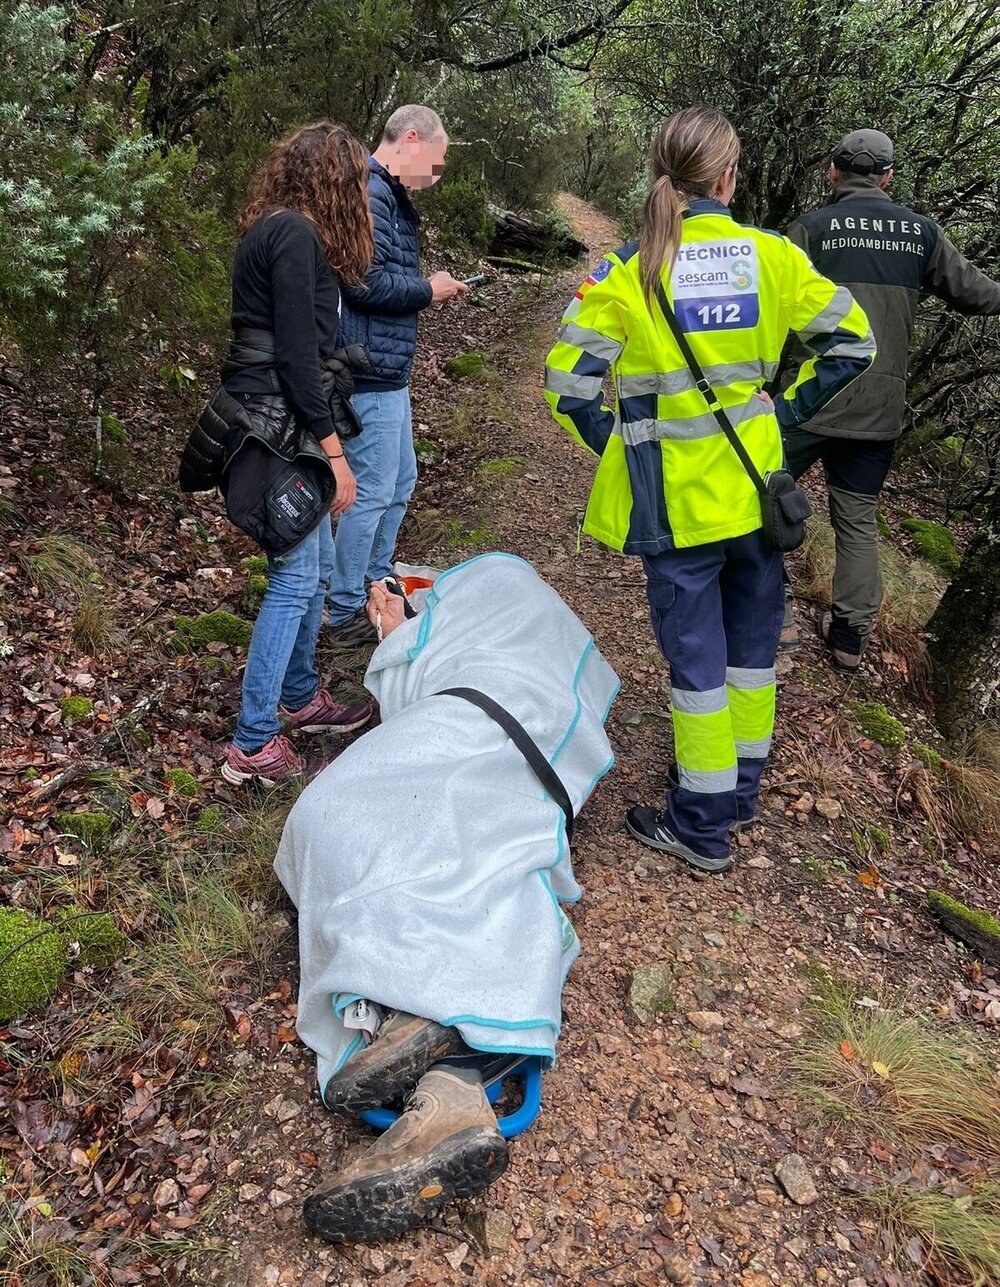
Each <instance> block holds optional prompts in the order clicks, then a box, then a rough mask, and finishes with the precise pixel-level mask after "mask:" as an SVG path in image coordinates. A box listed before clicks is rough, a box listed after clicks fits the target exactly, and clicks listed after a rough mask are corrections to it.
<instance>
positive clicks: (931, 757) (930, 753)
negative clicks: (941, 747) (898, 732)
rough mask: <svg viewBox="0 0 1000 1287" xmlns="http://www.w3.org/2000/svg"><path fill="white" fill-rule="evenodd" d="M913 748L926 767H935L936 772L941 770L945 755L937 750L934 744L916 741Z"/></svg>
mask: <svg viewBox="0 0 1000 1287" xmlns="http://www.w3.org/2000/svg"><path fill="white" fill-rule="evenodd" d="M911 749H912V751H913V754H914V755H915V756H916V757H917V759H918V760H919V761H920V763H921V764H923V765H924V767H925V768H928V769H933V770H934V772H935V773H940V772H941V770H942V768H943V767H944V757H943V756H942V755H941V754H940V753H939V752H938V751H935V749H934V747H933V746H928V745H927V744H926V742H914V743H913V746H912V748H911Z"/></svg>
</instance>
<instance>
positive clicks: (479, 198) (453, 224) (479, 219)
mask: <svg viewBox="0 0 1000 1287" xmlns="http://www.w3.org/2000/svg"><path fill="white" fill-rule="evenodd" d="M421 208H422V211H423V213H424V217H425V219H426V221H427V223H428V224H429V225H430V226H431V227H433V228H435V229H436V230H437V234H438V242H439V244H440V245H441V247H442V248H443V249H444V250H451V251H456V252H460V251H466V250H473V251H483V250H485V249H486V247H487V246H488V245H489V243H490V241H492V239H493V233H494V232H495V230H496V221H495V220H494V218H493V215H492V214H491V213H490V199H489V193H488V191H487V190H486V186H485V185H484V184H483V183H480V182H476V180H474V179H472V178H471V177H469V176H466V175H458V176H457V177H454V178H451V177H449V178H446V179H443V180H442V181H441V182H440V183H437V184H435V186H434V188H433V190H432V191H431V192H429V193H428V194H427V195H426V196H425V197H424V199H423V201H422V202H421Z"/></svg>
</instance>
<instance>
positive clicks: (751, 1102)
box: [743, 1098, 767, 1122]
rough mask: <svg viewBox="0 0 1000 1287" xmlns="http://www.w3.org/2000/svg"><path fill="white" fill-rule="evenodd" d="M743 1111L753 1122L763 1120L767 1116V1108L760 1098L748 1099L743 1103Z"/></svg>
mask: <svg viewBox="0 0 1000 1287" xmlns="http://www.w3.org/2000/svg"><path fill="white" fill-rule="evenodd" d="M743 1111H744V1113H746V1115H747V1117H749V1118H750V1119H751V1120H752V1121H755V1122H763V1121H764V1120H765V1119H766V1117H767V1109H766V1108H765V1107H764V1101H763V1100H762V1099H752V1098H751V1099H748V1100H747V1101H746V1102H745V1103H744V1105H743Z"/></svg>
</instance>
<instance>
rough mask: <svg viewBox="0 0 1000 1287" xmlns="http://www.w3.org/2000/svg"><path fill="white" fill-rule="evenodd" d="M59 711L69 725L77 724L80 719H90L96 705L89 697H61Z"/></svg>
mask: <svg viewBox="0 0 1000 1287" xmlns="http://www.w3.org/2000/svg"><path fill="white" fill-rule="evenodd" d="M59 709H60V710H61V711H62V717H63V719H64V720H65V721H66V723H67V724H75V723H76V721H77V720H78V719H88V718H89V717H90V716H91V715H93V713H94V703H93V702H92V701H91V700H90V698H89V697H60V698H59Z"/></svg>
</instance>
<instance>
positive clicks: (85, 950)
mask: <svg viewBox="0 0 1000 1287" xmlns="http://www.w3.org/2000/svg"><path fill="white" fill-rule="evenodd" d="M54 923H55V924H56V925H58V926H60V928H61V930H62V932H63V934H64V935H65V938H66V942H67V944H69V943H76V944H78V946H79V955H78V956H77V958H76V963H77V965H89V966H92V967H93V968H94V969H95V970H107V969H108V968H109V967H110V966H112V965H114V963H115V961H118V960H120V959H121V958H122V957H123V956H124V955H125V953H126V952H127V951H128V949H129V941H128V939H127V938H126V937H125V935H124V934H123V933H122V932H121V931H120V930H119V928H118V926H117V925H116V924H115V922H114V920H113V918H112V917H111V916H109V915H108V913H107V912H98V913H97V914H96V915H91V914H87V915H81V914H80V909H79V908H77V907H70V908H67V909H66V910H65V911H62V912H59V913H57V915H56V917H55V920H54Z"/></svg>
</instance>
